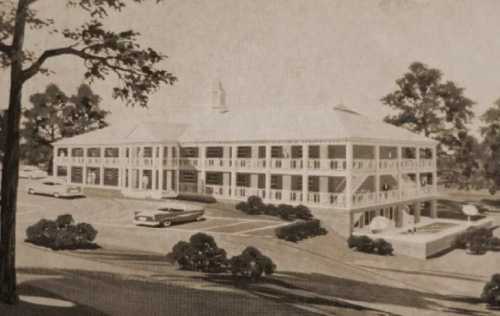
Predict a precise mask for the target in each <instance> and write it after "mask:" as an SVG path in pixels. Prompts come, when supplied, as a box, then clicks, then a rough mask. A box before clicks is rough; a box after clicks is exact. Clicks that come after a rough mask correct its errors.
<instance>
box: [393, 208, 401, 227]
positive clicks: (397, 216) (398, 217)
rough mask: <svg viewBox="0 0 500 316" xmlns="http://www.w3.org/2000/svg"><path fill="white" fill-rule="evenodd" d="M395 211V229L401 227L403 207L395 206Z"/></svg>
mask: <svg viewBox="0 0 500 316" xmlns="http://www.w3.org/2000/svg"><path fill="white" fill-rule="evenodd" d="M394 209H395V211H396V212H395V214H394V215H395V222H396V228H400V227H403V207H402V206H401V205H396V206H395V207H394Z"/></svg>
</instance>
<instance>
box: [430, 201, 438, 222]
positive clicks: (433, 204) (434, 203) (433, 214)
mask: <svg viewBox="0 0 500 316" xmlns="http://www.w3.org/2000/svg"><path fill="white" fill-rule="evenodd" d="M430 204H431V218H437V217H438V214H437V200H436V199H432V200H431V201H430Z"/></svg>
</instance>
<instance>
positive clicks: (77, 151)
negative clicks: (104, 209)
mask: <svg viewBox="0 0 500 316" xmlns="http://www.w3.org/2000/svg"><path fill="white" fill-rule="evenodd" d="M71 156H72V157H83V148H71Z"/></svg>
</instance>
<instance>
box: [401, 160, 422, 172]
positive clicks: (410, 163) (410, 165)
mask: <svg viewBox="0 0 500 316" xmlns="http://www.w3.org/2000/svg"><path fill="white" fill-rule="evenodd" d="M417 166H418V160H417V159H401V164H400V166H399V168H400V169H402V170H413V169H416V168H417Z"/></svg>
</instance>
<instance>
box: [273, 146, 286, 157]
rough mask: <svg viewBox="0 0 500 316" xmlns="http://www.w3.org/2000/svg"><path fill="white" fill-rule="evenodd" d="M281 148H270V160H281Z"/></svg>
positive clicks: (282, 155)
mask: <svg viewBox="0 0 500 316" xmlns="http://www.w3.org/2000/svg"><path fill="white" fill-rule="evenodd" d="M284 156H285V155H284V152H283V146H272V147H271V158H283V157H284Z"/></svg>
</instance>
